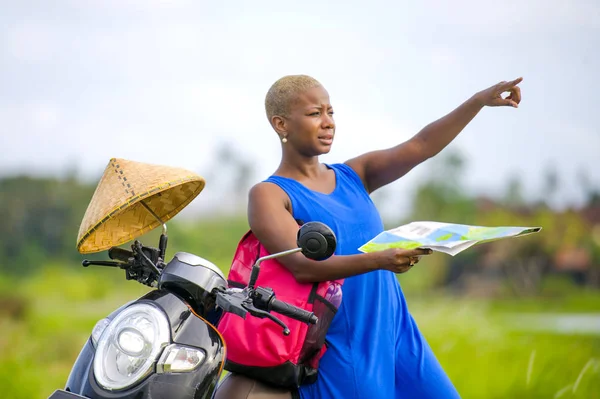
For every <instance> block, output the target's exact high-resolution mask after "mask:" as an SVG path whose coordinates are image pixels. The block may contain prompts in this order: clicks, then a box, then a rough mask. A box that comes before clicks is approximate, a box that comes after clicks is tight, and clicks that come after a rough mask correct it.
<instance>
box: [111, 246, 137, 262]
mask: <svg viewBox="0 0 600 399" xmlns="http://www.w3.org/2000/svg"><path fill="white" fill-rule="evenodd" d="M108 257H109V258H111V259H113V260H120V261H121V262H129V258H131V257H133V252H131V251H128V250H126V249H123V248H118V247H112V248H111V249H109V250H108Z"/></svg>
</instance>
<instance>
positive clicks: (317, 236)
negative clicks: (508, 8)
mask: <svg viewBox="0 0 600 399" xmlns="http://www.w3.org/2000/svg"><path fill="white" fill-rule="evenodd" d="M296 243H297V245H298V247H299V248H302V253H303V254H304V256H306V257H307V258H309V259H313V260H325V259H327V258H329V257H330V256H331V255H333V253H334V252H335V247H336V245H337V240H336V238H335V234H334V233H333V230H331V229H330V228H329V226H327V225H326V224H324V223H321V222H308V223H305V224H303V225H302V226H301V227H300V230H298V237H297V240H296Z"/></svg>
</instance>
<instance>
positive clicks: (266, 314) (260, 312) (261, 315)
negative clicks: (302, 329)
mask: <svg viewBox="0 0 600 399" xmlns="http://www.w3.org/2000/svg"><path fill="white" fill-rule="evenodd" d="M242 307H243V308H244V309H246V310H247V311H248V312H249V313H250V314H251V315H252V316H254V317H258V318H259V319H264V318H265V317H266V318H268V319H269V320H271V321H273V322H275V323H277V324H278V325H279V326H280V327H281V328H283V335H285V336H288V335H290V329H289V328H288V326H286V325H285V323H284V322H283V321H281V320H279V319H278V318H277V317H275V316H273V315H272V314H271V313H269V312H266V311H264V310H260V309H257V308H256V307H255V306H254V304H253V303H252V300H247V301H244V302H243V303H242Z"/></svg>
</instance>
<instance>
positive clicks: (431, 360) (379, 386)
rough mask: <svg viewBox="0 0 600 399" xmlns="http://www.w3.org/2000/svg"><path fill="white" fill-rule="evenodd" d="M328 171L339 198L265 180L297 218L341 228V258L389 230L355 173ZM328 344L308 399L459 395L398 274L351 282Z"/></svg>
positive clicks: (341, 168) (340, 167) (337, 167)
mask: <svg viewBox="0 0 600 399" xmlns="http://www.w3.org/2000/svg"><path fill="white" fill-rule="evenodd" d="M327 167H328V168H329V169H333V170H334V172H335V176H336V186H335V190H334V191H333V192H332V193H331V194H323V193H319V192H316V191H313V190H310V189H308V188H307V187H306V186H304V185H302V184H301V183H298V182H297V181H295V180H293V179H289V178H285V177H281V176H271V177H269V178H268V179H267V180H265V181H267V182H270V183H274V184H277V185H278V186H279V187H281V188H282V189H283V190H284V191H285V192H286V193H287V195H288V196H289V198H290V201H291V204H292V210H293V216H294V218H296V219H300V220H302V221H303V222H310V221H319V222H323V223H325V224H327V225H328V226H330V227H331V228H332V229H333V231H334V232H335V234H336V236H337V239H338V245H337V248H336V254H337V255H352V254H357V253H359V251H358V248H359V247H360V246H361V245H362V244H364V243H365V242H367V241H369V240H370V239H371V238H373V237H375V236H376V235H377V234H379V233H380V232H381V231H383V223H382V221H381V217H380V216H379V213H378V211H377V209H376V208H375V205H374V204H373V202H372V201H371V198H370V197H369V194H368V193H367V191H366V190H365V188H364V185H363V183H362V181H361V180H360V177H359V176H358V175H357V174H356V172H354V170H353V169H352V168H350V167H349V166H348V165H345V164H334V165H327ZM327 343H328V349H327V352H325V354H324V356H323V358H322V359H321V362H320V365H319V376H318V378H317V381H316V382H315V383H314V384H309V385H304V386H302V387H301V388H300V390H299V391H300V396H301V397H302V399H342V398H343V399H370V398H382V399H392V398H411V399H418V398H458V397H459V395H458V393H457V392H456V389H455V388H454V386H453V385H452V383H451V382H450V380H449V378H448V377H447V376H446V374H445V372H444V370H443V369H442V367H441V366H440V364H439V363H438V361H437V359H436V358H435V356H434V354H433V352H432V351H431V348H430V347H429V345H428V344H427V342H426V341H425V339H424V338H423V336H422V335H421V333H420V332H419V329H418V328H417V325H416V323H415V321H414V320H413V318H412V316H411V315H410V314H409V312H408V309H407V306H406V301H405V299H404V295H403V293H402V290H401V288H400V284H399V283H398V280H397V279H396V275H395V274H394V273H392V272H389V271H384V270H378V271H374V272H370V273H365V274H362V275H359V276H354V277H350V278H347V279H346V280H345V282H344V286H343V300H342V304H341V306H340V308H339V309H338V312H337V314H336V315H335V317H334V318H333V321H332V323H331V326H330V328H329V330H328V332H327Z"/></svg>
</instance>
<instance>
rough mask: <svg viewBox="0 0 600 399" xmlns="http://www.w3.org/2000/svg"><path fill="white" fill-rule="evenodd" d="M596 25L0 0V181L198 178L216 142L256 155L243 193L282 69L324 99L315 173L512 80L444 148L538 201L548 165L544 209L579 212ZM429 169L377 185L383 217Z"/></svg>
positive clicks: (459, 7)
mask: <svg viewBox="0 0 600 399" xmlns="http://www.w3.org/2000/svg"><path fill="white" fill-rule="evenodd" d="M599 21H600V2H599V1H597V0H588V1H585V0H573V1H570V2H565V1H558V0H543V1H542V0H529V1H519V0H510V1H502V0H498V1H494V2H492V1H481V0H455V1H443V0H437V1H432V0H429V1H414V2H407V1H380V0H370V1H361V2H352V1H339V2H335V1H307V0H305V1H294V2H283V1H260V0H255V1H222V2H218V1H212V2H206V1H199V0H189V1H188V0H179V1H177V0H173V1H166V0H163V1H160V0H87V1H86V0H65V1H60V0H55V1H41V0H39V1H26V0H20V1H9V0H0V147H1V149H2V151H1V153H0V154H1V155H0V174H1V175H10V174H14V173H20V172H30V173H35V174H44V175H49V174H59V173H64V171H65V170H67V169H68V168H69V167H73V166H76V167H77V168H79V169H80V171H81V172H80V173H81V176H82V177H84V178H96V177H97V176H98V175H99V174H100V173H101V172H102V170H103V169H104V167H105V166H106V164H107V163H108V160H109V158H111V157H120V158H127V159H131V160H137V161H141V162H151V163H162V164H166V165H173V166H180V167H185V168H189V169H192V170H194V171H196V172H198V173H200V174H205V173H208V171H209V170H211V169H212V168H213V167H214V161H215V157H214V149H215V146H216V144H217V143H218V142H220V141H225V142H229V143H231V144H230V145H231V146H232V147H233V148H235V149H236V151H239V152H240V154H241V155H242V156H243V157H246V158H248V159H253V160H256V164H255V167H256V176H255V177H254V180H253V182H256V181H259V180H261V179H263V178H265V177H267V176H268V175H269V174H270V173H271V172H272V171H273V170H274V169H275V168H276V166H277V164H278V162H279V155H280V144H279V142H278V140H277V137H276V136H275V133H274V132H273V131H272V130H271V128H270V127H269V125H268V123H267V119H266V117H265V114H264V96H265V93H266V91H267V90H268V88H269V86H270V85H271V84H272V83H273V82H274V81H275V80H276V79H278V78H279V77H281V76H283V75H288V74H299V73H303V74H309V75H311V76H313V77H315V78H316V79H318V80H319V81H321V82H322V83H323V84H324V86H325V87H326V88H327V90H328V91H329V93H330V98H331V101H332V104H333V106H334V109H335V112H336V122H337V135H336V141H335V143H334V147H333V150H332V152H331V153H330V154H329V155H328V156H326V157H324V158H323V160H324V161H327V162H338V161H340V162H341V161H344V160H346V159H347V158H350V157H353V156H355V155H357V154H360V153H362V152H364V151H367V150H374V149H379V148H385V147H388V146H392V145H394V144H397V143H399V142H401V141H404V140H406V139H408V138H410V137H411V136H412V135H413V134H415V133H417V132H418V131H419V129H420V128H422V127H423V126H425V125H426V124H427V123H429V122H431V121H433V120H435V119H436V118H438V117H441V116H443V115H444V114H446V113H447V112H449V111H451V110H452V109H453V108H455V107H456V106H458V105H459V104H460V103H461V102H462V101H464V100H466V99H467V98H469V97H470V96H471V95H472V94H474V93H475V92H477V91H478V90H481V89H484V88H486V87H488V86H490V85H492V84H495V83H497V82H498V81H501V80H509V79H514V78H516V77H518V76H523V78H524V81H523V83H522V84H521V87H522V92H523V102H522V104H521V107H520V108H519V109H516V110H515V109H511V108H502V109H500V108H488V109H485V110H483V111H482V112H481V113H480V115H479V116H478V117H477V118H476V119H475V121H473V122H472V123H471V124H470V125H469V126H468V127H467V128H466V129H465V131H464V132H463V133H462V134H461V136H459V138H458V139H457V140H455V141H454V142H453V144H451V148H453V149H456V150H459V151H461V152H462V153H463V155H464V156H465V157H466V159H467V161H468V167H469V169H468V171H466V173H465V179H466V181H467V182H468V184H469V187H471V188H472V189H473V190H475V191H478V192H498V191H500V190H502V189H503V185H505V184H506V180H507V179H508V177H509V176H512V175H518V176H520V177H521V178H522V180H523V182H524V184H525V188H526V193H527V194H528V195H530V196H539V193H540V190H541V187H542V184H543V179H542V176H543V171H544V170H545V168H546V167H547V166H548V165H554V166H555V167H557V168H558V169H559V172H560V177H561V183H562V184H561V189H560V200H559V201H558V202H557V203H559V204H563V205H564V204H568V203H577V202H578V201H581V193H580V189H579V186H578V182H577V174H578V171H580V170H585V171H586V173H587V174H588V176H589V178H590V179H591V180H592V181H593V182H594V183H595V184H596V186H600V166H599V163H600V162H599V161H600V129H599V126H600V123H599V122H600V94H599V93H600V73H599V71H600V55H599V51H598V50H599V49H600V22H599ZM426 168H427V167H426V166H425V165H423V166H421V167H419V168H417V169H416V170H415V171H413V172H411V173H410V174H409V175H408V176H407V177H405V178H404V179H402V180H400V181H399V182H397V183H395V184H393V185H392V186H391V187H390V188H389V190H390V192H392V191H393V193H394V195H396V196H397V198H399V199H398V202H397V204H396V203H394V206H398V207H399V208H402V207H406V203H405V202H403V200H402V198H407V197H408V195H406V194H407V193H410V191H411V189H412V188H413V187H414V185H415V184H416V183H418V181H419V179H422V178H423V175H424V174H425V173H426V171H427V170H426ZM207 183H208V184H207V188H206V190H207V193H208V195H206V197H207V198H209V197H210V196H211V193H212V195H213V196H214V193H215V192H216V191H217V189H216V187H217V184H214V183H213V184H212V185H211V181H208V182H207ZM215 183H216V182H215ZM211 187H212V188H211ZM200 198H202V197H200ZM195 202H196V203H197V202H201V199H198V200H196V201H195Z"/></svg>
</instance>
